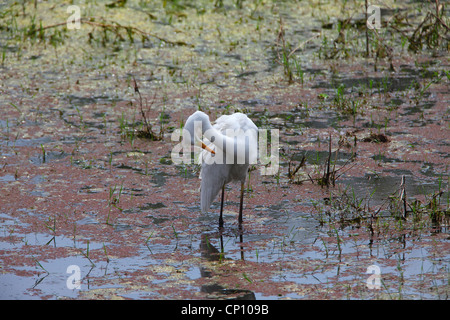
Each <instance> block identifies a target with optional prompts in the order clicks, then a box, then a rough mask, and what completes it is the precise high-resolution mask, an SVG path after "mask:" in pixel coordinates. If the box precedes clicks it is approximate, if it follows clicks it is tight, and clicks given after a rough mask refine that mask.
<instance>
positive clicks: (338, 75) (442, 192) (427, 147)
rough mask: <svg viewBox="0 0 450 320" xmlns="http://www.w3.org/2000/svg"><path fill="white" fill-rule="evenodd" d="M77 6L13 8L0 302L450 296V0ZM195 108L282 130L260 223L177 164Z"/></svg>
mask: <svg viewBox="0 0 450 320" xmlns="http://www.w3.org/2000/svg"><path fill="white" fill-rule="evenodd" d="M73 5H75V6H78V7H79V9H80V11H79V13H80V19H78V22H79V26H80V28H79V29H76V28H69V27H68V26H70V27H72V26H76V22H77V19H76V11H75V13H74V12H73V11H70V10H69V11H67V9H68V6H69V4H68V3H66V4H64V3H61V2H60V1H59V2H58V1H52V0H49V1H34V2H33V1H20V2H18V1H8V2H6V3H2V4H1V5H0V7H1V9H0V69H1V71H0V95H1V97H2V99H1V101H0V109H1V111H2V117H1V119H0V154H1V157H0V194H1V197H2V199H7V201H2V207H1V210H0V251H1V256H2V260H1V262H0V269H1V270H2V273H1V274H0V295H1V294H3V293H4V292H8V295H9V296H8V297H7V298H14V299H15V298H18V299H20V298H24V297H30V295H33V297H38V298H50V299H52V298H79V299H84V298H86V299H116V298H118V299H124V298H134V299H186V298H187V299H205V298H209V299H230V298H246V299H250V298H257V299H261V298H270V299H305V298H306V299H448V293H449V291H448V276H449V272H448V271H449V270H448V260H449V254H448V249H447V247H448V234H449V223H450V222H449V203H450V200H449V189H448V188H449V187H448V186H449V182H450V181H449V180H448V169H449V168H448V154H449V153H450V149H449V148H450V146H449V142H448V139H446V137H447V136H448V130H449V126H448V121H447V119H448V100H449V98H448V86H449V83H450V76H449V74H450V73H449V70H450V69H449V65H448V64H449V61H448V50H449V48H448V26H449V17H450V15H449V14H448V12H449V11H448V10H449V9H450V8H449V7H448V4H447V3H445V2H444V1H428V2H427V1H425V2H424V1H422V2H420V1H419V2H418V1H400V0H397V1H384V2H383V3H382V4H380V9H381V10H380V14H381V28H380V29H374V30H371V29H367V27H366V16H370V14H371V13H370V12H369V13H367V12H366V11H365V1H356V0H345V1H344V0H336V1H266V0H262V1H261V0H255V1H234V0H223V1H210V0H200V1H195V2H192V1H182V0H178V1H140V0H127V1H95V2H93V1H84V2H83V1H80V2H79V3H78V4H77V3H76V2H74V4H73ZM74 14H75V16H74ZM68 22H69V25H68V24H67V23H68ZM196 110H203V111H204V112H206V113H208V115H209V117H210V118H211V120H214V119H217V118H218V117H220V116H221V115H223V114H232V113H234V112H237V111H240V112H245V113H246V114H248V116H249V118H250V119H252V121H254V123H255V124H256V125H257V126H258V127H259V128H261V129H277V130H279V153H280V163H279V170H278V172H276V173H275V174H274V175H272V176H262V175H260V174H259V173H258V171H259V170H258V169H259V168H260V167H261V164H256V165H253V166H252V167H251V172H249V179H248V183H247V185H246V188H245V189H246V190H247V194H248V201H246V202H245V204H244V206H245V210H244V219H243V221H244V222H243V228H242V229H240V228H239V226H238V222H237V220H238V219H237V215H238V208H239V196H240V195H239V192H238V191H236V190H238V189H239V188H234V187H231V188H228V189H227V190H226V193H225V194H226V197H225V198H224V202H225V205H226V206H225V210H224V212H223V217H224V220H225V221H226V222H227V223H225V224H224V225H225V228H224V229H223V230H221V231H219V230H218V224H217V217H218V212H219V210H220V199H217V201H216V202H214V203H213V204H212V207H211V212H210V213H209V214H204V215H202V214H200V210H199V209H200V206H199V203H200V199H199V197H198V188H199V180H198V178H197V177H198V171H196V170H198V169H199V168H198V166H196V165H195V164H183V165H175V164H174V163H173V162H172V160H171V156H170V155H171V151H172V148H173V146H174V145H173V141H171V139H170V138H171V137H170V136H171V133H172V132H173V131H174V130H175V129H179V128H180V129H181V128H183V126H184V123H185V120H186V119H187V117H188V116H189V115H190V114H192V113H193V112H194V111H196ZM268 138H269V139H268V143H269V147H271V146H272V142H275V141H272V137H271V136H270V135H269V137H268ZM273 145H275V143H274V144H273ZM71 265H77V266H79V269H78V270H79V271H80V273H81V274H80V279H79V281H80V282H79V283H80V285H81V289H82V290H78V289H70V290H69V289H68V288H66V286H65V284H66V283H67V282H66V281H67V280H68V277H70V276H71V274H70V273H67V272H66V270H68V267H69V266H71ZM69 270H71V269H70V268H69ZM373 272H375V273H373ZM376 272H378V273H376ZM72 275H74V274H72ZM370 279H375V280H377V279H378V280H380V281H379V283H377V282H376V281H375V282H373V283H372V282H370V281H369V280H370ZM368 281H369V282H368ZM18 283H19V284H21V285H20V286H18V285H17V284H18ZM2 286H6V287H7V288H8V291H5V290H2V288H3V287H2ZM10 289H11V290H10ZM2 297H3V296H2Z"/></svg>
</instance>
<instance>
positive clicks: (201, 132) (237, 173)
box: [184, 111, 258, 227]
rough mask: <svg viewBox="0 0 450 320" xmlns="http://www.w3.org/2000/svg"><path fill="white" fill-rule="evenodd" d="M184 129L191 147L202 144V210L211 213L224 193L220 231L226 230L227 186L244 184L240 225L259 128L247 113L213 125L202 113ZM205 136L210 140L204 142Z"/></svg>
mask: <svg viewBox="0 0 450 320" xmlns="http://www.w3.org/2000/svg"><path fill="white" fill-rule="evenodd" d="M184 129H185V130H187V131H188V132H189V133H190V136H191V144H193V145H194V144H199V145H201V147H202V148H203V149H204V151H202V154H201V155H202V169H201V173H200V179H201V180H202V182H201V200H200V202H201V210H202V212H207V211H208V209H209V207H210V206H211V203H212V202H213V201H214V199H215V198H216V196H217V195H218V193H219V191H220V189H222V198H221V204H220V217H219V227H223V216H222V213H223V203H224V195H225V185H226V184H227V183H229V182H233V181H237V182H240V183H241V199H240V205H239V225H241V223H242V210H243V200H244V183H245V179H246V177H247V173H248V168H249V166H250V164H252V163H256V160H257V137H258V128H257V127H256V125H255V124H254V123H253V121H252V120H250V119H249V118H248V117H247V116H246V115H245V114H243V113H234V114H232V115H223V116H221V117H220V118H218V119H217V120H216V122H215V124H214V125H211V122H210V121H209V117H208V115H206V114H205V113H203V112H201V111H197V112H195V113H194V114H192V115H191V116H190V117H189V118H188V119H187V121H186V123H185V125H184ZM202 136H203V137H205V138H206V139H207V141H205V142H203V141H202V140H201V139H202Z"/></svg>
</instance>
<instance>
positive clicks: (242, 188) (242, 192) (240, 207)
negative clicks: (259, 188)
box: [239, 181, 245, 225]
mask: <svg viewBox="0 0 450 320" xmlns="http://www.w3.org/2000/svg"><path fill="white" fill-rule="evenodd" d="M244 184H245V181H242V182H241V203H240V204H239V225H241V224H242V208H243V206H244Z"/></svg>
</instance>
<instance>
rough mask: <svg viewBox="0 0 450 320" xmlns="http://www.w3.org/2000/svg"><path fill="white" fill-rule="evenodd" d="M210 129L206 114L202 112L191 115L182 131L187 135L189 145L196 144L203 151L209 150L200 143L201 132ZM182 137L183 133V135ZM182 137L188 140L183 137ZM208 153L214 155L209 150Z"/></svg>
mask: <svg viewBox="0 0 450 320" xmlns="http://www.w3.org/2000/svg"><path fill="white" fill-rule="evenodd" d="M209 128H211V122H210V121H209V117H208V115H207V114H206V113H204V112H202V111H196V112H195V113H193V114H192V115H191V116H190V117H189V118H188V119H187V120H186V123H185V124H184V130H186V132H188V133H189V135H190V136H188V137H189V138H190V141H191V144H192V145H195V144H198V145H199V146H201V147H202V148H203V149H206V150H208V149H209V148H208V147H206V145H205V144H204V143H203V142H202V139H203V132H205V131H206V130H208V129H209ZM183 135H184V133H183ZM184 137H186V138H188V137H187V136H185V135H184ZM208 151H210V152H212V153H215V152H214V151H212V150H211V149H209V150H208Z"/></svg>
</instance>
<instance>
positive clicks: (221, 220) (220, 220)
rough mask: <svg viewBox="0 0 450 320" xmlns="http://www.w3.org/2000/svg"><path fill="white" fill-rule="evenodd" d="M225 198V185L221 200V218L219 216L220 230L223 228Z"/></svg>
mask: <svg viewBox="0 0 450 320" xmlns="http://www.w3.org/2000/svg"><path fill="white" fill-rule="evenodd" d="M224 198H225V184H224V185H223V187H222V199H221V200H220V216H219V228H223V216H222V213H223V201H224Z"/></svg>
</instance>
